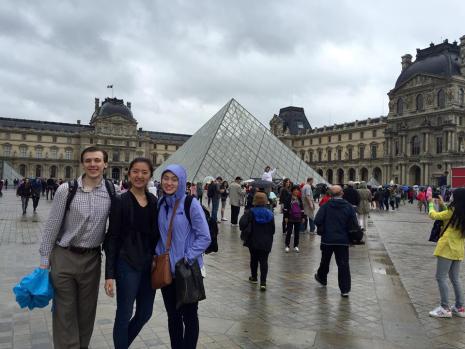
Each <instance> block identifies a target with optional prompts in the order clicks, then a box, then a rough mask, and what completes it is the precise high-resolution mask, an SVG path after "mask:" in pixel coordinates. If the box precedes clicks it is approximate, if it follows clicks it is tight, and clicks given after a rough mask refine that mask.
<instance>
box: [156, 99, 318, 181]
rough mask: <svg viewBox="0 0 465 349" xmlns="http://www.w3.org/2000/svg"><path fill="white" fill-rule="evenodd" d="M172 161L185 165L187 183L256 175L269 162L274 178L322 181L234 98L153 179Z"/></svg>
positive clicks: (157, 171) (246, 177) (261, 171)
mask: <svg viewBox="0 0 465 349" xmlns="http://www.w3.org/2000/svg"><path fill="white" fill-rule="evenodd" d="M173 163H176V164H180V165H183V166H184V167H185V168H186V170H187V178H188V181H190V182H202V181H203V180H204V178H205V177H207V176H213V177H216V176H221V177H223V179H225V180H232V179H234V178H235V177H236V176H241V177H242V178H243V179H249V178H260V177H261V175H262V173H263V171H264V168H265V167H266V166H267V165H269V166H272V167H277V168H278V170H277V172H276V174H275V177H282V178H290V179H291V180H292V181H294V182H303V181H305V180H306V178H307V177H313V178H314V180H315V183H326V181H325V180H324V179H323V178H322V177H321V176H320V175H319V174H318V173H317V172H316V171H315V170H313V169H312V168H311V167H310V166H308V165H307V164H306V163H305V162H304V161H302V159H300V158H299V157H298V156H297V155H296V154H295V153H294V152H293V151H292V150H291V149H289V148H288V147H287V146H286V145H285V144H284V143H283V142H281V141H280V140H279V139H278V138H277V137H276V136H274V135H273V134H272V133H271V132H270V130H268V128H266V127H265V126H264V125H263V124H262V123H261V122H260V121H259V120H257V119H256V118H255V117H254V116H253V115H252V114H251V113H249V112H248V111H247V110H246V109H245V108H244V107H243V106H242V105H240V104H239V103H238V102H237V101H236V100H235V99H234V98H233V99H231V100H230V101H229V102H228V103H226V104H225V105H224V106H223V108H221V109H220V110H219V111H218V112H217V113H216V114H215V115H214V116H213V117H212V118H211V119H210V120H208V121H207V123H206V124H205V125H203V126H202V127H201V128H200V129H199V130H198V131H197V132H196V133H195V134H194V135H193V136H191V137H190V138H189V139H188V140H187V142H186V143H184V145H183V146H182V147H181V148H179V149H178V150H177V151H176V153H174V154H173V155H171V156H170V157H169V158H168V159H167V160H166V161H165V162H163V163H162V165H161V166H160V167H158V168H157V170H156V171H155V173H154V179H157V180H159V179H160V176H161V173H162V171H163V170H164V169H165V168H166V166H167V165H169V164H173Z"/></svg>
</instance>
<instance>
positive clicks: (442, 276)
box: [436, 257, 463, 309]
mask: <svg viewBox="0 0 465 349" xmlns="http://www.w3.org/2000/svg"><path fill="white" fill-rule="evenodd" d="M460 264H461V261H454V260H451V259H447V258H443V257H438V262H437V267H436V280H437V282H438V286H439V294H440V295H441V306H442V307H443V308H446V309H448V308H449V285H448V284H447V276H449V279H450V282H451V283H452V286H453V287H454V293H455V306H456V307H457V308H460V307H462V306H463V293H462V285H461V284H460Z"/></svg>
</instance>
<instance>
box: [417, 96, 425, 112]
mask: <svg viewBox="0 0 465 349" xmlns="http://www.w3.org/2000/svg"><path fill="white" fill-rule="evenodd" d="M423 110H424V103H423V95H422V94H419V95H418V96H417V111H423Z"/></svg>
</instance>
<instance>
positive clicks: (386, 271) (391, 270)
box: [373, 266, 399, 275]
mask: <svg viewBox="0 0 465 349" xmlns="http://www.w3.org/2000/svg"><path fill="white" fill-rule="evenodd" d="M373 272H374V273H376V274H381V275H399V273H397V271H396V269H395V268H394V266H388V267H386V268H384V267H377V268H373Z"/></svg>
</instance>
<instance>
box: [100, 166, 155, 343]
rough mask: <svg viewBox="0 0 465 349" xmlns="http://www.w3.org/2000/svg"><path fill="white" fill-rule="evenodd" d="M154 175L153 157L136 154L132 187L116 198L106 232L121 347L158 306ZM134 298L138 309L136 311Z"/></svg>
mask: <svg viewBox="0 0 465 349" xmlns="http://www.w3.org/2000/svg"><path fill="white" fill-rule="evenodd" d="M152 175H153V166H152V163H151V161H150V160H149V159H146V158H136V159H134V160H133V161H132V162H131V163H130V165H129V170H128V176H129V182H130V189H129V190H128V191H127V192H125V193H123V194H121V196H120V197H117V198H116V199H115V201H114V203H113V204H112V207H111V213H110V224H109V228H108V233H107V235H106V237H105V242H104V250H105V255H106V266H105V292H106V294H107V295H108V296H110V297H113V296H114V294H115V286H114V283H115V280H116V288H117V292H116V305H117V307H116V318H115V325H114V327H113V341H114V345H115V348H116V349H123V348H124V349H126V348H128V347H129V346H130V345H131V343H132V341H133V340H134V339H135V338H136V336H137V335H138V334H139V332H140V330H141V329H142V327H143V326H144V324H145V323H146V322H147V321H148V320H149V319H150V317H151V316H152V311H153V302H154V299H155V291H154V290H153V289H152V285H151V274H150V273H151V267H152V259H153V252H154V250H155V246H156V244H157V242H158V240H159V233H158V228H157V222H156V220H157V199H156V197H155V196H154V195H153V194H151V193H149V192H148V191H147V184H148V182H149V180H150V178H151V177H152ZM134 302H136V311H135V314H134V316H133V307H134Z"/></svg>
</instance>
